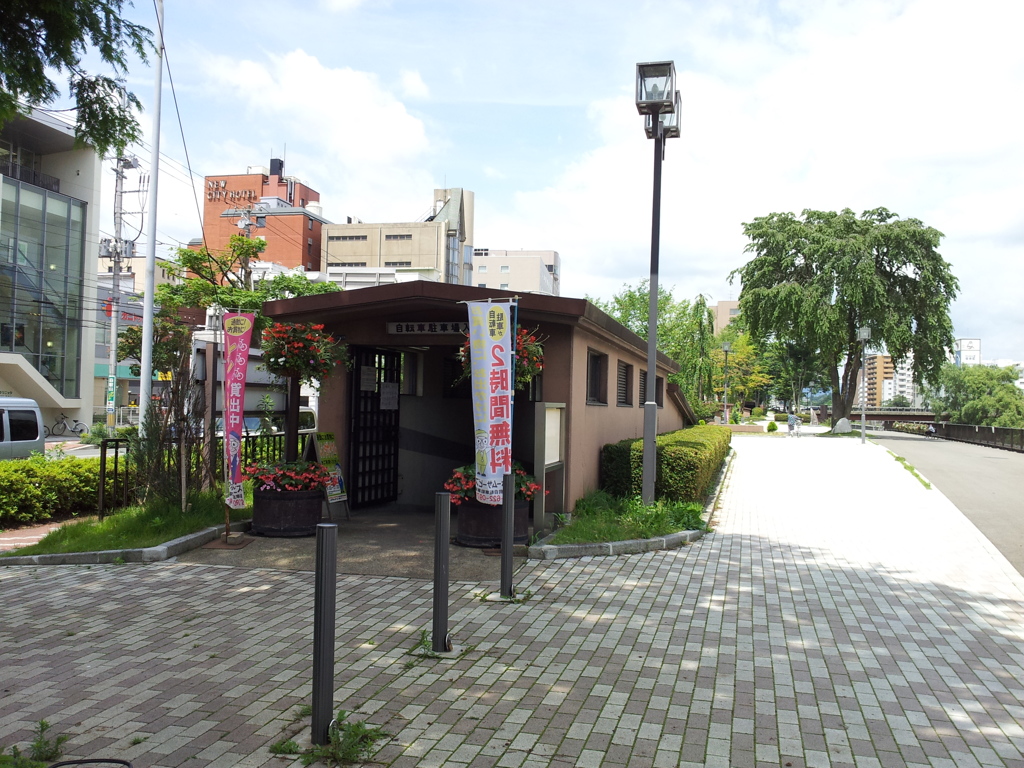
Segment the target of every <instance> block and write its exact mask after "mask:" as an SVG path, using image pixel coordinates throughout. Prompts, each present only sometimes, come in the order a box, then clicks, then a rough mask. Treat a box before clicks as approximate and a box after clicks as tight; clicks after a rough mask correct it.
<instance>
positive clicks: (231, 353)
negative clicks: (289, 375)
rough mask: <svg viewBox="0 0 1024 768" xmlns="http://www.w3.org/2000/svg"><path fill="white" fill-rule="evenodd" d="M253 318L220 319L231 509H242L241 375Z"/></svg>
mask: <svg viewBox="0 0 1024 768" xmlns="http://www.w3.org/2000/svg"><path fill="white" fill-rule="evenodd" d="M255 317H256V316H255V315H254V314H253V313H251V312H236V313H232V314H227V315H224V458H225V460H226V461H227V468H228V471H227V475H228V477H227V491H226V497H225V499H224V501H225V503H226V504H227V505H228V506H229V507H231V508H232V509H239V508H241V507H244V506H245V496H244V494H243V493H242V425H243V419H244V412H245V372H246V369H247V368H248V367H249V343H250V341H252V326H253V321H254V320H255Z"/></svg>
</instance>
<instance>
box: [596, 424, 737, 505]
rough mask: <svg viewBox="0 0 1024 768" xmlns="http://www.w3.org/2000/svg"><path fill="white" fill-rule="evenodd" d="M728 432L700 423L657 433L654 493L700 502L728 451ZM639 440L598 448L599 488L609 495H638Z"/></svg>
mask: <svg viewBox="0 0 1024 768" xmlns="http://www.w3.org/2000/svg"><path fill="white" fill-rule="evenodd" d="M731 440H732V433H731V432H730V431H729V430H728V429H727V428H725V427H718V426H710V425H709V426H703V427H690V428H689V429H681V430H678V431H676V432H668V433H666V434H664V435H658V438H657V441H656V451H657V461H656V466H657V475H656V478H655V481H654V495H655V498H658V499H668V500H671V501H703V499H704V497H705V496H706V495H707V493H708V491H709V490H710V489H711V483H712V482H713V481H714V478H715V474H716V473H717V472H718V468H719V467H720V466H721V464H722V461H723V460H724V459H725V455H726V454H727V453H728V452H729V442H730V441H731ZM642 477H643V440H623V441H621V442H618V443H610V444H609V445H606V446H604V447H603V448H602V449H601V488H602V489H603V490H605V491H607V492H608V493H610V494H611V495H613V496H618V497H621V498H633V497H635V496H640V492H641V484H642Z"/></svg>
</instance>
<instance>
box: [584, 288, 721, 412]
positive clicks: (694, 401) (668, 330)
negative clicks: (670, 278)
mask: <svg viewBox="0 0 1024 768" xmlns="http://www.w3.org/2000/svg"><path fill="white" fill-rule="evenodd" d="M649 285H650V283H649V282H648V281H647V280H646V279H644V280H641V281H640V282H638V283H637V284H636V285H634V286H630V285H628V284H627V285H623V287H622V290H621V291H619V292H618V293H617V294H615V295H614V296H613V297H612V298H611V300H610V301H603V300H601V299H593V298H589V297H588V300H589V301H590V302H591V303H592V304H594V305H595V306H596V307H598V308H599V309H601V310H602V311H604V312H606V313H607V314H608V315H610V316H611V317H613V318H615V319H616V320H618V321H619V322H620V323H622V324H623V325H624V326H626V327H627V328H628V329H629V330H631V331H633V333H635V334H636V335H637V336H639V337H640V338H642V339H646V338H647V323H648V311H649V302H650V288H649V287H648V286H649ZM715 344H716V342H715V321H714V315H713V314H712V312H711V308H710V307H708V304H707V299H705V297H704V296H703V295H698V296H697V298H696V299H695V300H694V302H693V303H692V304H691V303H690V302H688V301H687V300H685V299H678V300H677V299H676V298H675V297H674V296H673V295H672V292H671V290H669V289H667V288H665V286H663V285H659V286H658V350H659V351H660V352H663V353H664V354H666V355H667V356H668V357H670V358H672V360H674V361H675V362H677V363H678V364H679V369H680V370H679V373H676V374H673V375H672V376H671V377H670V379H671V380H672V381H673V382H675V383H676V384H678V385H679V387H680V389H682V391H683V394H684V395H685V396H686V399H687V400H688V401H689V403H690V405H691V407H693V408H694V411H695V412H696V413H697V414H698V415H699V416H701V417H705V416H709V415H710V412H708V413H705V409H704V408H703V407H702V404H703V402H704V401H705V400H710V399H711V398H712V397H713V394H714V376H715V371H716V370H717V368H716V364H715V361H714V359H713V356H712V351H713V349H714V347H715Z"/></svg>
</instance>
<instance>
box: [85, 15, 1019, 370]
mask: <svg viewBox="0 0 1024 768" xmlns="http://www.w3.org/2000/svg"><path fill="white" fill-rule="evenodd" d="M126 15H127V16H128V17H129V18H130V19H132V20H133V21H136V22H139V23H142V24H145V25H146V26H149V27H151V28H154V27H155V25H156V22H155V9H154V6H153V5H152V4H151V3H150V2H146V0H137V1H136V4H135V6H134V7H131V8H127V9H126ZM1021 28H1024V3H1021V2H1019V0H977V2H974V3H970V4H965V3H963V2H962V0H958V1H957V2H953V1H952V0H884V1H875V0H852V1H850V2H843V1H842V0H775V1H774V2H772V1H759V0H721V1H719V0H701V1H700V2H675V1H674V0H657V2H650V1H648V0H634V2H630V3H626V2H614V1H613V0H586V1H585V2H577V0H555V1H554V2H552V1H551V0H548V1H547V2H538V0H520V2H516V3H510V2H496V1H493V0H460V2H452V1H451V0H436V1H435V2H430V3H427V2H418V1H415V0H391V1H388V0H380V1H377V0H307V1H306V2H301V3H300V2H290V1H289V0H279V1H278V2H273V3H270V2H263V0H252V1H251V2H248V3H245V4H243V5H238V4H233V3H222V2H209V0H170V1H169V2H167V4H166V7H165V18H164V31H165V44H166V48H167V64H168V67H166V68H165V71H164V80H163V82H164V85H163V105H162V114H161V132H160V137H161V138H160V147H161V152H162V156H163V157H162V159H161V164H160V177H159V191H160V196H159V205H158V209H157V233H158V243H159V248H160V249H164V250H166V248H167V247H168V246H170V245H175V244H178V243H182V244H183V243H185V242H187V241H188V240H190V239H191V238H193V237H196V236H198V235H199V234H200V232H201V227H200V221H201V219H200V214H199V212H198V208H197V203H196V201H195V195H196V194H201V191H202V190H201V183H202V177H203V176H206V175H217V174H232V173H244V172H245V171H246V169H247V167H248V166H250V165H262V166H267V165H269V161H270V158H271V157H283V158H284V160H285V172H286V173H287V174H289V175H294V176H297V177H299V178H300V179H302V180H303V181H304V182H306V183H307V184H309V185H310V186H311V187H313V188H314V189H316V190H317V191H319V192H320V196H321V203H322V205H323V214H324V216H325V217H326V218H327V219H329V220H332V221H341V220H343V217H344V216H357V217H359V218H360V219H362V220H363V221H366V222H379V221H413V220H417V219H418V218H420V217H421V216H422V215H423V214H424V213H425V212H426V211H427V209H428V208H429V207H430V205H431V203H432V199H431V198H432V193H433V189H434V188H441V187H449V186H450V187H463V188H465V189H469V190H472V191H473V192H474V193H475V195H476V218H475V229H476V233H475V238H474V245H475V246H476V247H486V248H491V249H502V250H517V249H543V250H555V251H558V253H559V254H560V255H561V259H562V282H561V291H562V295H565V296H584V295H589V296H592V297H598V298H604V299H607V298H610V297H611V296H612V295H613V294H615V293H616V292H618V291H620V290H621V289H622V288H623V286H624V285H627V284H629V285H633V284H635V283H637V282H638V281H639V280H641V279H644V278H645V277H647V274H648V271H649V266H650V234H651V197H652V173H653V170H652V169H653V142H651V141H649V140H648V139H647V138H646V137H645V135H644V128H643V118H642V117H640V116H639V115H638V114H637V111H636V106H635V104H634V79H635V68H636V63H637V62H642V61H661V60H668V59H671V60H674V61H675V66H676V70H677V73H678V88H679V90H680V92H681V96H682V109H683V114H682V117H681V134H682V135H681V136H680V138H678V139H673V140H670V141H669V142H668V146H667V150H666V157H665V163H664V167H663V199H662V222H661V270H660V278H661V282H662V284H663V285H665V286H666V287H669V288H670V289H672V291H673V294H674V295H675V296H676V298H680V299H692V298H693V297H695V296H696V295H697V294H698V293H702V294H704V295H705V296H707V297H709V299H710V300H711V301H712V302H714V301H719V300H725V299H735V298H738V296H739V291H740V287H741V286H740V284H739V283H738V282H737V283H735V284H730V283H729V279H728V278H729V273H730V272H731V271H732V270H734V269H736V268H738V267H740V266H742V265H743V264H744V263H745V262H746V261H747V260H748V259H749V258H750V256H749V254H746V253H744V248H745V247H746V245H747V243H748V241H747V240H746V238H745V237H744V236H743V223H744V222H749V221H752V220H753V219H754V218H755V217H758V216H765V215H768V214H770V213H773V212H781V211H792V212H794V213H799V212H800V211H802V210H804V209H808V208H809V209H816V210H840V209H843V208H851V209H853V210H854V211H855V212H857V213H860V212H862V211H865V210H869V209H873V208H877V207H885V208H888V209H889V210H891V211H894V212H896V213H898V214H899V215H901V216H902V217H904V218H916V219H920V220H921V221H923V222H924V223H925V224H926V225H928V226H931V227H935V228H936V229H938V230H939V231H940V232H942V233H944V235H945V237H944V239H943V241H942V245H941V247H940V252H941V253H942V255H943V257H944V258H945V259H946V260H947V261H948V262H950V264H951V265H952V271H953V273H954V275H956V277H957V278H958V279H959V281H960V293H959V296H958V297H957V299H956V301H955V302H954V304H953V306H952V318H953V323H954V332H955V336H956V337H957V338H978V339H981V344H982V355H983V357H984V358H985V359H997V358H1000V359H1005V358H1010V359H1015V360H1020V361H1024V333H1022V330H1024V297H1022V294H1024V205H1022V203H1024V138H1022V137H1024V130H1022V127H1021V117H1022V114H1024V107H1022V95H1024V46H1022V45H1021V44H1020V39H1019V35H1020V29H1021ZM168 69H169V76H168ZM172 80H173V89H172V87H171V81H172ZM128 81H129V88H130V89H131V90H133V91H134V92H135V93H136V94H137V95H138V96H139V98H140V99H141V100H142V102H143V104H144V105H145V107H146V112H145V114H144V115H142V117H141V122H142V124H143V126H144V128H145V130H146V134H147V142H148V141H151V140H152V136H153V125H152V117H151V115H152V105H153V102H154V90H155V75H154V70H153V69H151V68H149V67H147V66H146V65H144V64H141V63H138V62H132V65H131V69H130V73H129V78H128ZM135 151H136V152H137V153H138V156H139V158H140V160H141V161H142V165H143V166H144V168H148V166H149V163H150V160H149V157H150V149H149V145H148V144H146V145H144V146H140V147H137V148H135ZM106 165H107V166H110V165H111V164H110V163H107V164H106ZM188 166H190V167H191V173H190V171H189V170H188ZM193 188H195V190H194V189H193ZM103 207H104V211H112V209H113V174H112V172H110V171H109V170H108V171H106V172H105V188H104V202H103ZM128 207H129V209H132V207H133V206H132V202H131V197H129V201H128ZM134 207H135V208H136V209H138V208H139V207H140V206H139V205H138V203H136V204H135V206H134ZM132 221H135V222H136V223H137V224H138V223H139V219H138V217H134V218H132V217H129V223H130V222H132ZM143 226H144V225H143ZM111 228H112V225H109V224H108V225H107V226H106V232H105V234H106V235H107V236H109V235H110V230H111ZM142 239H143V240H144V239H145V237H144V236H143V238H142ZM140 242H141V241H140ZM140 250H141V249H140Z"/></svg>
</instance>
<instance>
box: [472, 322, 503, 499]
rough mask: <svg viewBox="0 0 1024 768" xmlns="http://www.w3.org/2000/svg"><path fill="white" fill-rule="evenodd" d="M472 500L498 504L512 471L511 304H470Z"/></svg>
mask: <svg viewBox="0 0 1024 768" xmlns="http://www.w3.org/2000/svg"><path fill="white" fill-rule="evenodd" d="M468 307H469V353H470V358H469V359H470V363H471V365H472V369H471V370H472V377H471V381H472V386H473V427H474V430H475V435H474V437H475V439H474V441H473V444H474V450H475V462H476V498H477V501H480V502H483V503H484V504H495V505H496V504H501V503H502V482H503V480H502V478H504V476H505V475H507V474H508V473H509V472H511V471H512V394H513V388H514V385H515V369H514V368H513V367H512V345H513V340H514V338H515V328H514V327H513V320H512V303H511V302H500V303H498V302H469V304H468Z"/></svg>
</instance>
